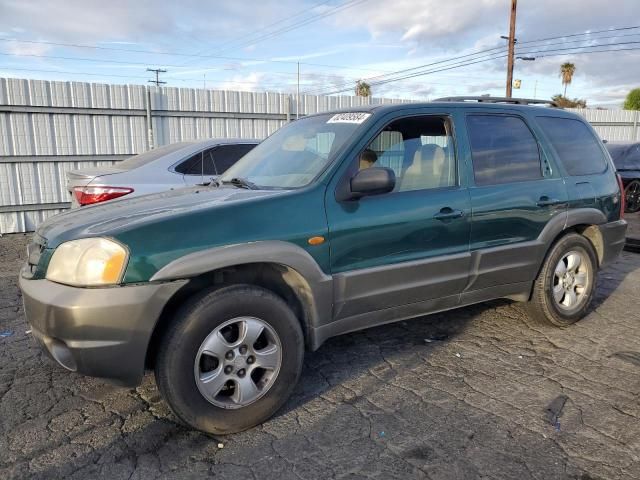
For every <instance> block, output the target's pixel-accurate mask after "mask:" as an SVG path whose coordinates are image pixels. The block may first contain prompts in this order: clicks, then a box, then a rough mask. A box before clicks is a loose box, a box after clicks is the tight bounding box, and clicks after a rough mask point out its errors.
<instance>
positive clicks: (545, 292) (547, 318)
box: [526, 233, 598, 327]
mask: <svg viewBox="0 0 640 480" xmlns="http://www.w3.org/2000/svg"><path fill="white" fill-rule="evenodd" d="M597 265H598V261H597V257H596V253H595V251H594V249H593V246H592V245H591V242H589V240H587V239H586V238H585V237H583V236H582V235H578V234H576V233H571V234H568V235H566V236H564V237H562V238H561V239H560V240H558V241H557V242H556V243H555V244H554V245H553V247H552V248H551V251H550V252H549V254H548V255H547V258H546V259H545V262H544V265H543V266H542V269H541V270H540V273H539V274H538V278H537V279H536V281H535V284H534V288H533V295H532V297H531V301H530V302H529V303H528V304H527V305H526V309H527V311H528V313H529V315H530V316H531V317H532V318H534V319H536V320H539V321H542V322H545V323H551V324H552V325H555V326H557V327H566V326H569V325H571V324H572V323H575V322H577V321H578V320H580V319H581V318H583V317H584V316H585V315H586V313H587V311H588V309H589V306H590V304H591V301H592V299H593V294H594V292H595V287H596V275H597Z"/></svg>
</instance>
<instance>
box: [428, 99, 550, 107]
mask: <svg viewBox="0 0 640 480" xmlns="http://www.w3.org/2000/svg"><path fill="white" fill-rule="evenodd" d="M434 102H478V103H510V104H513V105H549V106H551V107H557V106H558V104H557V103H556V102H554V101H551V100H534V99H532V98H507V97H442V98H437V99H435V100H434Z"/></svg>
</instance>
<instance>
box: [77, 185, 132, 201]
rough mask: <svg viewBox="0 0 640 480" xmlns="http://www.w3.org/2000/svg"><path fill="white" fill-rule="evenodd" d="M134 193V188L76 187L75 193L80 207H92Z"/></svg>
mask: <svg viewBox="0 0 640 480" xmlns="http://www.w3.org/2000/svg"><path fill="white" fill-rule="evenodd" d="M131 192H133V188H124V187H101V186H95V187H75V188H74V189H73V193H74V195H75V197H76V200H77V201H78V203H79V204H80V205H92V204H94V203H100V202H106V201H107V200H113V199H115V198H119V197H122V196H124V195H128V194H129V193H131Z"/></svg>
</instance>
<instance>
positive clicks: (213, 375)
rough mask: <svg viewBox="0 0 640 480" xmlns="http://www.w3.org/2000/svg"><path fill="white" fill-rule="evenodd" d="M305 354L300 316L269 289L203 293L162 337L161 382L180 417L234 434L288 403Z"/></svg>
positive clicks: (158, 361)
mask: <svg viewBox="0 0 640 480" xmlns="http://www.w3.org/2000/svg"><path fill="white" fill-rule="evenodd" d="M259 326H262V330H261V332H262V333H260V334H259V336H256V335H257V333H256V332H258V331H259V328H258V327H259ZM245 333H246V336H245V337H244V338H245V340H243V339H242V338H241V335H245ZM235 335H237V338H236V337H234V336H235ZM254 337H255V338H257V341H255V342H253V338H254ZM249 339H250V340H249ZM245 342H246V344H245ZM234 345H235V346H234ZM247 345H249V346H248V347H247ZM243 347H244V348H245V350H244V353H243V352H242V348H243ZM227 348H229V350H231V351H232V353H233V354H234V356H233V357H229V355H230V354H229V351H228V350H226V349H227ZM247 348H249V350H247ZM278 349H279V356H278ZM222 350H225V351H226V352H227V353H226V354H224V353H220V352H222ZM216 352H217V353H216ZM265 352H266V353H265ZM251 356H253V357H254V360H253V362H252V363H251V364H249V362H250V358H249V357H251ZM218 357H222V358H218ZM229 358H232V359H229ZM278 358H279V365H278V366H277V368H276V367H273V368H271V364H273V365H275V364H276V363H278ZM303 358H304V338H303V334H302V329H301V327H300V322H299V321H298V319H297V318H296V316H295V315H294V313H293V312H292V311H291V309H290V308H289V307H288V306H287V304H286V303H285V302H284V301H283V300H282V299H281V298H280V297H278V296H276V295H275V294H273V293H272V292H270V291H268V290H266V289H264V288H260V287H255V286H250V285H234V286H229V287H224V288H221V289H216V290H208V291H206V292H203V293H202V294H200V295H198V296H196V297H194V298H192V299H191V300H189V301H188V302H187V303H186V304H185V305H184V306H183V307H182V308H181V309H180V310H179V311H178V312H177V314H176V316H175V318H174V320H173V323H172V324H171V325H170V326H169V328H168V329H167V332H166V333H165V334H164V336H163V338H162V340H161V346H160V348H159V351H158V356H157V359H156V366H155V376H156V383H157V385H158V388H159V390H160V393H161V394H162V396H163V397H164V399H165V401H166V402H167V403H168V404H169V407H170V408H171V410H172V411H173V413H174V414H175V415H176V417H178V419H179V420H180V421H182V422H184V423H185V424H187V425H189V426H191V427H193V428H195V429H198V430H202V431H204V432H208V433H212V434H227V433H235V432H240V431H242V430H246V429H248V428H251V427H253V426H255V425H258V424H260V423H262V422H263V421H265V420H266V419H268V418H269V417H271V416H272V415H273V414H274V413H275V412H276V411H277V410H278V409H279V408H280V407H281V406H282V405H283V404H284V402H285V401H286V400H287V398H289V396H290V395H291V392H292V391H293V388H294V387H295V385H296V383H297V381H298V378H299V377H300V372H301V370H302V362H303ZM196 359H198V361H197V362H196ZM261 365H265V366H266V365H269V369H263V368H261ZM227 369H229V372H230V373H228V374H227ZM243 371H244V372H245V373H244V374H242V372H243ZM241 374H242V376H241ZM225 378H227V379H228V380H226V381H225V382H226V383H224V384H222V383H221V382H223V381H224V380H225ZM211 379H213V380H211ZM258 379H259V380H258ZM207 382H208V383H207ZM249 382H250V383H249ZM220 385H223V386H222V387H221V388H222V389H221V390H220V391H219V393H217V394H215V393H214V392H216V391H218V389H219V388H220ZM259 385H262V388H259ZM239 386H242V388H240V387H239ZM254 387H255V388H254ZM256 392H257V393H256ZM205 394H207V397H205ZM251 399H253V400H251ZM249 400H251V401H249ZM247 401H249V403H246V402H247Z"/></svg>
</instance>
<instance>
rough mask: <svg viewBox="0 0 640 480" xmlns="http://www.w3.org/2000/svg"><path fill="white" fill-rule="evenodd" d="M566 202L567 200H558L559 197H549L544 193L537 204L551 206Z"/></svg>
mask: <svg viewBox="0 0 640 480" xmlns="http://www.w3.org/2000/svg"><path fill="white" fill-rule="evenodd" d="M564 203H566V202H564V201H562V200H558V199H557V198H549V197H547V196H546V195H543V196H542V197H540V200H538V201H537V202H536V205H537V206H539V207H550V206H553V205H561V204H564Z"/></svg>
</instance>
